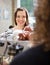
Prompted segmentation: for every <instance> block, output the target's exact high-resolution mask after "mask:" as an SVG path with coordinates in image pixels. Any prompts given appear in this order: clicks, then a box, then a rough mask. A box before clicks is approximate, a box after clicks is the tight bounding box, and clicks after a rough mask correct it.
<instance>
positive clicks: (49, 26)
mask: <svg viewBox="0 0 50 65" xmlns="http://www.w3.org/2000/svg"><path fill="white" fill-rule="evenodd" d="M35 7H36V8H35V12H34V14H35V18H36V26H35V28H34V32H35V35H34V36H35V37H34V36H33V40H34V41H35V42H40V43H44V46H45V50H50V0H37V6H35Z"/></svg>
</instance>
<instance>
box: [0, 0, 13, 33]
mask: <svg viewBox="0 0 50 65" xmlns="http://www.w3.org/2000/svg"><path fill="white" fill-rule="evenodd" d="M5 12H7V14H6V13H5ZM5 17H7V18H8V19H6V18H5ZM11 24H12V0H0V33H2V32H4V31H6V30H7V29H8V27H9V25H11Z"/></svg>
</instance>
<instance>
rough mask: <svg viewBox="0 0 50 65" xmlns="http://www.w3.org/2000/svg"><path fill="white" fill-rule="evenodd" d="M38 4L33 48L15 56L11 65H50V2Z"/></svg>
mask: <svg viewBox="0 0 50 65" xmlns="http://www.w3.org/2000/svg"><path fill="white" fill-rule="evenodd" d="M37 4H38V6H37V7H36V8H35V17H36V26H35V28H34V32H33V33H32V34H31V36H30V41H31V42H30V45H31V48H30V49H28V50H26V51H25V52H23V53H21V54H18V55H17V56H15V58H14V59H13V60H12V62H11V63H10V65H50V0H37Z"/></svg>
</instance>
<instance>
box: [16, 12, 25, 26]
mask: <svg viewBox="0 0 50 65" xmlns="http://www.w3.org/2000/svg"><path fill="white" fill-rule="evenodd" d="M16 22H17V25H18V26H24V25H25V23H26V12H25V11H18V12H17V16H16Z"/></svg>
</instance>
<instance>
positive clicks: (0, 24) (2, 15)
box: [0, 0, 37, 33]
mask: <svg viewBox="0 0 50 65" xmlns="http://www.w3.org/2000/svg"><path fill="white" fill-rule="evenodd" d="M36 2H37V0H0V33H2V32H4V31H6V30H7V29H8V28H9V26H10V25H14V12H15V10H16V9H17V8H18V7H25V8H27V10H28V13H29V23H30V26H32V25H35V17H34V8H35V5H37V4H36ZM32 23H34V24H32Z"/></svg>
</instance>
